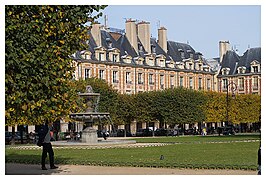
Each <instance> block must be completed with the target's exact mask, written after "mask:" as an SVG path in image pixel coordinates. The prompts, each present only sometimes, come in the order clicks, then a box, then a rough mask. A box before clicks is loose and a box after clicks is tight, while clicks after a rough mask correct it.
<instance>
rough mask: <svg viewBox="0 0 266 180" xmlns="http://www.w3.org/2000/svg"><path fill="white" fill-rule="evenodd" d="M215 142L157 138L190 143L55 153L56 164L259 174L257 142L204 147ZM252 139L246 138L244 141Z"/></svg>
mask: <svg viewBox="0 0 266 180" xmlns="http://www.w3.org/2000/svg"><path fill="white" fill-rule="evenodd" d="M209 138H210V139H209ZM212 138H214V139H215V138H216V137H188V138H186V137H166V138H154V140H155V141H154V142H171V143H173V142H180V141H182V142H190V143H181V144H169V145H166V146H155V147H140V148H110V149H87V150H82V149H54V152H55V161H56V163H57V164H88V165H108V166H146V167H151V166H152V167H173V168H228V169H251V170H256V167H257V150H258V147H259V142H258V141H257V142H230V143H228V141H233V140H237V138H236V136H231V137H228V136H227V137H225V136H224V137H218V138H216V139H215V140H216V142H220V143H204V142H207V140H211V141H213V139H212ZM227 138H228V139H227ZM242 138H243V137H242ZM250 138H251V137H249V138H247V137H246V138H244V139H250ZM253 138H254V137H253ZM255 138H256V137H255ZM152 139H153V138H141V139H137V141H141V142H151V141H152ZM193 139H194V141H193ZM225 139H227V140H226V141H227V142H224V140H225ZM244 139H242V140H244ZM256 139H259V138H258V137H257V138H256ZM160 140H161V141H160ZM170 140H172V141H170ZM195 140H198V141H195ZM238 140H239V139H238ZM191 142H200V143H191ZM201 142H202V143H201ZM161 155H163V156H164V159H163V160H160V157H161ZM40 158H41V149H38V150H18V149H9V148H6V162H20V163H34V164H37V163H40Z"/></svg>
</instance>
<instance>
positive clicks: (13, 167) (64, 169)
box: [5, 163, 257, 175]
mask: <svg viewBox="0 0 266 180" xmlns="http://www.w3.org/2000/svg"><path fill="white" fill-rule="evenodd" d="M47 167H49V166H47ZM5 174H6V175H42V174H43V175H256V174H257V172H256V171H244V170H207V169H206V170H205V169H198V170H197V169H170V168H138V167H103V166H82V165H59V168H58V169H56V170H54V169H48V170H46V171H45V170H41V169H40V165H32V164H30V165H29V164H14V163H7V164H6V165H5Z"/></svg>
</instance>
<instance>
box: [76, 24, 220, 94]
mask: <svg viewBox="0 0 266 180" xmlns="http://www.w3.org/2000/svg"><path fill="white" fill-rule="evenodd" d="M125 26H126V28H125V29H126V32H125V33H117V32H111V31H110V30H108V29H106V28H103V26H101V25H100V24H94V25H93V26H92V29H91V31H90V37H91V38H90V39H89V40H88V45H89V48H88V49H87V50H84V51H81V52H77V53H76V54H75V55H73V59H74V66H75V67H76V71H75V75H74V76H75V78H76V79H86V78H90V77H97V78H100V79H104V80H105V81H106V82H107V83H108V84H110V85H112V86H113V88H114V89H116V90H118V92H120V93H122V94H135V93H138V92H144V91H154V90H162V89H166V88H174V87H185V88H190V89H195V90H208V91H214V76H215V72H214V71H212V69H211V67H210V66H209V65H208V64H206V63H205V62H204V61H203V58H202V54H201V53H200V52H196V51H195V50H194V49H193V48H192V47H191V46H190V45H188V44H184V43H178V42H174V41H167V29H166V28H164V27H161V28H160V29H158V40H157V41H156V39H155V38H151V37H150V36H151V35H150V24H149V22H144V21H142V22H139V23H136V21H134V20H131V19H129V20H127V21H126V24H125Z"/></svg>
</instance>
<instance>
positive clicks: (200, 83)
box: [199, 78, 202, 90]
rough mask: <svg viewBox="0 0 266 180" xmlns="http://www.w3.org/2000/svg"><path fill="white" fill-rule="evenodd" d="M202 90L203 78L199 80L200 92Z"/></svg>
mask: <svg viewBox="0 0 266 180" xmlns="http://www.w3.org/2000/svg"><path fill="white" fill-rule="evenodd" d="M200 89H202V78H199V90H200Z"/></svg>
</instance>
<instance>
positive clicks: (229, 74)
mask: <svg viewBox="0 0 266 180" xmlns="http://www.w3.org/2000/svg"><path fill="white" fill-rule="evenodd" d="M222 56H223V57H222V58H221V62H220V69H219V71H218V75H217V81H218V91H219V92H227V88H229V92H230V91H231V90H230V89H231V88H232V87H229V86H231V85H232V84H234V86H235V87H234V88H235V93H236V94H259V95H260V94H261V48H249V49H247V50H246V52H245V53H244V54H243V55H242V56H239V55H238V54H237V53H236V52H235V51H233V50H230V49H229V48H228V46H227V49H225V52H224V53H223V54H222Z"/></svg>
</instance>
